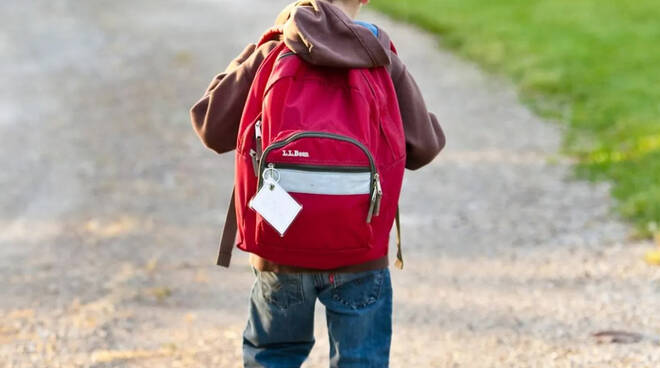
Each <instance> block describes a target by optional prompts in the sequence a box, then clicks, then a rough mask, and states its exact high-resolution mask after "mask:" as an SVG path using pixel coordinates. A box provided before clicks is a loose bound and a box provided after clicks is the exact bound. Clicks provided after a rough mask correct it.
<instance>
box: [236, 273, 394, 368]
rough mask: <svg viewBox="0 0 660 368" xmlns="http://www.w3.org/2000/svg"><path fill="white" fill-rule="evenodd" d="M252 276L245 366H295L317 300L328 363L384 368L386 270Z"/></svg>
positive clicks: (388, 324) (388, 300)
mask: <svg viewBox="0 0 660 368" xmlns="http://www.w3.org/2000/svg"><path fill="white" fill-rule="evenodd" d="M255 274H256V277H257V279H256V281H255V283H254V286H253V287H252V293H251V297H250V315H249V320H248V323H247V327H246V328H245V332H244V333H243V362H244V365H245V367H246V368H257V367H258V368H297V367H300V365H301V364H302V363H303V362H304V361H305V359H306V358H307V356H308V355H309V352H310V351H311V350H312V346H314V305H315V303H316V299H317V298H318V299H319V301H320V302H321V303H323V305H325V308H326V321H327V324H328V335H329V339H330V367H332V368H366V367H378V368H384V367H388V365H389V356H390V342H391V337H392V284H391V280H390V272H389V270H388V269H382V270H376V271H367V272H358V273H337V274H329V273H318V274H311V273H294V274H283V273H273V272H259V271H255Z"/></svg>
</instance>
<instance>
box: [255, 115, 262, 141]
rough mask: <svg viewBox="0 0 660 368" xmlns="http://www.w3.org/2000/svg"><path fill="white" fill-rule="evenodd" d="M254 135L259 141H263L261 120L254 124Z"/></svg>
mask: <svg viewBox="0 0 660 368" xmlns="http://www.w3.org/2000/svg"><path fill="white" fill-rule="evenodd" d="M254 135H255V137H256V138H257V139H261V120H257V122H256V123H254Z"/></svg>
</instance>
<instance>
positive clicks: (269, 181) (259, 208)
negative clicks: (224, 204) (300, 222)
mask: <svg viewBox="0 0 660 368" xmlns="http://www.w3.org/2000/svg"><path fill="white" fill-rule="evenodd" d="M279 179H280V178H279V172H278V171H277V170H276V169H273V168H272V167H271V168H267V169H266V170H264V173H263V180H264V181H263V185H262V186H261V189H260V190H259V191H258V192H257V194H256V195H255V196H254V197H253V198H252V200H250V203H249V206H250V208H252V209H253V210H255V211H256V212H257V213H258V214H259V215H261V217H263V218H264V220H266V222H268V223H269V224H270V225H271V226H272V227H273V228H274V229H275V230H277V232H278V233H280V236H284V233H285V232H286V230H287V229H288V228H289V226H291V223H293V220H295V218H296V216H298V213H300V211H301V210H302V206H301V205H300V204H299V203H298V202H296V200H295V199H293V197H291V195H290V194H289V193H287V192H286V190H284V189H283V188H282V186H280V185H279V184H278V181H279Z"/></svg>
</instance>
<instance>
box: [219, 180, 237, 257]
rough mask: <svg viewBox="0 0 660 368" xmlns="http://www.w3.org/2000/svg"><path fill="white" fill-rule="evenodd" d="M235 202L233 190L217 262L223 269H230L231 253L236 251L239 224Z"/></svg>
mask: <svg viewBox="0 0 660 368" xmlns="http://www.w3.org/2000/svg"><path fill="white" fill-rule="evenodd" d="M234 201H235V198H234V189H232V191H231V199H230V200H229V208H228V209H227V216H226V217H225V228H224V229H223V230H222V240H220V251H219V252H218V261H217V262H216V264H217V265H218V266H222V267H229V263H230V262H231V252H232V251H233V250H234V244H236V230H237V228H238V224H237V223H236V204H235V203H234Z"/></svg>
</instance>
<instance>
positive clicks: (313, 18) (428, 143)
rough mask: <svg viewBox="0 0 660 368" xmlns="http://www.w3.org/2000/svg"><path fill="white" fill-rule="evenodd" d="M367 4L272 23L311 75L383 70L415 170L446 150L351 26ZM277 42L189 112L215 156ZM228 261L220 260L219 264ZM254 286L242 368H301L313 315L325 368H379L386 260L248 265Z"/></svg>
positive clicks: (383, 42)
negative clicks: (324, 349) (320, 321)
mask: <svg viewBox="0 0 660 368" xmlns="http://www.w3.org/2000/svg"><path fill="white" fill-rule="evenodd" d="M367 3H368V0H333V1H330V0H305V1H298V2H296V3H293V4H291V5H289V6H288V7H287V8H286V9H285V10H284V11H283V12H282V13H281V14H280V15H279V17H278V18H277V21H276V25H281V26H283V27H282V29H283V35H282V39H281V40H283V41H284V42H285V43H286V46H287V47H288V49H290V50H292V52H293V53H295V54H296V55H297V56H298V57H300V58H301V59H302V60H304V61H305V62H306V63H309V64H311V65H314V66H319V67H327V68H351V69H352V68H378V67H386V69H387V71H388V73H389V75H390V76H391V79H392V82H393V84H394V89H395V92H396V99H397V100H398V104H399V110H400V114H401V119H402V121H403V130H404V133H405V153H406V159H405V166H406V168H408V169H411V170H415V169H418V168H420V167H422V166H424V165H426V164H428V163H429V162H431V160H433V158H434V157H435V156H436V155H437V154H438V153H439V152H440V151H441V150H442V148H443V147H444V144H445V137H444V134H443V132H442V130H441V128H440V126H439V124H438V122H437V119H436V117H435V116H434V115H433V114H431V113H429V112H428V111H427V109H426V106H425V103H424V100H423V98H422V95H421V93H420V91H419V88H418V87H417V85H416V83H415V81H414V80H413V78H412V77H411V75H410V74H409V73H408V71H407V70H406V67H405V66H404V65H403V63H402V62H401V60H400V59H399V58H398V56H397V55H396V54H395V53H394V52H393V51H392V50H391V48H390V39H389V36H388V35H387V34H386V33H385V32H384V31H383V30H382V29H380V28H378V27H376V26H374V25H372V24H368V23H364V22H358V21H353V20H352V19H354V18H355V17H356V16H357V14H358V12H359V10H360V9H361V7H362V6H363V5H365V4H367ZM281 40H272V41H268V42H266V43H263V44H261V45H260V46H258V47H257V46H256V45H249V46H248V47H247V48H246V49H245V50H244V51H243V52H242V53H241V55H240V56H239V57H238V58H237V59H235V60H234V61H233V62H232V63H231V64H230V65H229V66H228V67H227V69H226V70H225V72H224V73H222V74H220V75H218V76H217V77H216V78H215V79H214V80H213V81H212V83H211V85H210V86H209V88H208V90H207V92H206V94H205V96H204V97H203V98H202V99H201V100H200V101H199V102H198V103H197V104H195V106H194V107H193V108H192V110H191V118H192V122H193V126H194V129H195V131H196V132H197V134H198V135H199V137H200V138H201V140H202V141H203V142H204V144H205V145H206V146H207V147H209V148H210V149H212V150H214V151H216V152H217V153H224V152H229V151H232V150H234V149H235V148H236V142H237V134H238V129H239V123H240V121H241V117H242V113H243V110H244V105H245V103H246V99H247V98H248V93H249V91H250V87H251V84H252V82H253V80H254V78H255V74H256V73H257V69H258V68H259V66H260V65H261V63H262V62H263V61H264V59H265V58H266V57H267V56H268V55H269V53H270V51H272V50H273V49H275V48H276V47H277V46H278V45H279V44H280V43H281ZM228 257H229V255H228V254H226V253H221V254H220V258H221V261H226V263H228ZM250 263H251V265H252V267H253V270H254V272H255V275H256V281H255V284H254V286H253V289H252V293H251V298H250V310H249V320H248V323H247V327H246V329H245V331H244V335H243V352H244V365H245V367H300V365H301V364H302V363H303V361H304V360H305V359H306V358H307V356H308V354H309V352H310V350H311V349H312V346H313V345H314V335H313V330H314V329H313V322H314V305H315V302H316V299H317V298H318V299H319V300H320V301H321V303H323V304H324V305H325V307H326V319H327V325H328V332H329V338H330V362H331V366H332V367H387V366H388V364H389V351H390V341H391V333H392V327H391V324H392V322H391V321H392V289H391V283H390V274H389V270H388V258H387V255H385V256H383V257H380V258H378V259H373V260H369V261H367V262H363V263H360V264H353V265H350V266H345V267H341V268H336V269H332V270H319V269H310V268H301V267H294V266H290V265H284V264H278V263H276V262H272V261H269V260H268V259H265V258H263V257H260V256H258V255H256V254H251V255H250Z"/></svg>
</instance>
